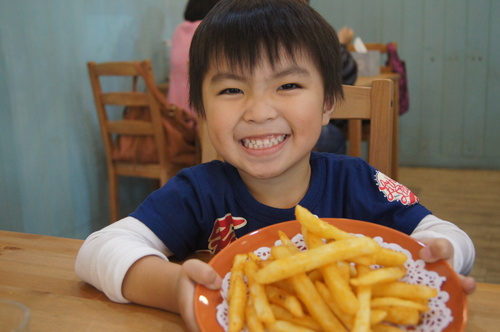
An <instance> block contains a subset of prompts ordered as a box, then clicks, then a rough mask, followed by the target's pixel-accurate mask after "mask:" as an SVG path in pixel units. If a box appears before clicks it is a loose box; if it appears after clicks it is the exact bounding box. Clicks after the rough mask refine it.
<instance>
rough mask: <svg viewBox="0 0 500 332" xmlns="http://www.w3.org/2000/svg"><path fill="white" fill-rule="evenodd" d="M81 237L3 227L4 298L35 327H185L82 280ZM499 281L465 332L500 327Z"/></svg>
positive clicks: (0, 286) (484, 290) (473, 306)
mask: <svg viewBox="0 0 500 332" xmlns="http://www.w3.org/2000/svg"><path fill="white" fill-rule="evenodd" d="M82 242H83V241H81V240H74V239H67V238H58V237H50V236H43V235H34V234H24V233H15V232H6V231H0V298H9V299H12V300H15V301H19V302H22V303H24V304H25V305H26V306H28V307H29V308H30V309H31V316H32V317H31V331H32V332H37V331H44V332H45V331H72V332H77V331H90V332H94V331H171V332H176V331H187V329H186V327H185V325H184V323H183V321H182V319H181V317H180V316H179V315H177V314H173V313H170V312H166V311H162V310H157V309H153V308H148V307H143V306H139V305H135V304H117V303H113V302H111V301H110V300H108V299H107V298H106V296H105V295H104V294H103V293H101V292H100V291H98V290H96V289H95V288H93V287H92V286H90V285H88V284H86V283H85V282H83V281H81V280H80V279H78V277H77V276H76V275H75V273H74V270H73V267H74V263H75V257H76V254H77V252H78V249H79V248H80V246H81V244H82ZM499 298H500V285H496V284H481V283H480V284H478V289H477V291H476V292H475V293H474V294H473V295H471V296H469V298H468V305H469V324H468V327H467V330H466V331H470V332H472V331H474V332H476V331H479V332H481V331H485V332H486V331H496V330H497V328H498V327H499V326H500V301H498V299H499Z"/></svg>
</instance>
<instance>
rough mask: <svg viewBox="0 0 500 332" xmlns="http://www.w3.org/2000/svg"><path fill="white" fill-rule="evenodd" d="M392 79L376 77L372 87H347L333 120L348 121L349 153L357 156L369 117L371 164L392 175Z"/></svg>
mask: <svg viewBox="0 0 500 332" xmlns="http://www.w3.org/2000/svg"><path fill="white" fill-rule="evenodd" d="M393 84H394V83H393V81H391V80H388V79H381V80H374V81H373V82H372V84H371V85H370V86H349V85H345V86H344V97H345V99H344V101H341V102H338V103H337V105H336V106H335V109H334V111H333V113H332V116H331V118H332V119H338V120H348V128H347V139H348V142H349V150H348V154H349V155H351V156H354V157H358V156H359V155H360V153H359V152H358V149H359V150H361V142H362V138H363V137H362V123H363V120H369V122H368V125H369V126H370V128H369V129H370V136H369V138H368V139H369V144H368V158H367V159H368V160H367V161H368V163H369V164H370V165H372V166H373V167H375V168H377V169H378V170H379V171H381V172H382V173H384V174H386V175H389V176H391V174H392V158H393V153H392V140H393V136H392V132H393V125H394V116H393V112H394V106H393V105H394V100H393V96H394V94H393Z"/></svg>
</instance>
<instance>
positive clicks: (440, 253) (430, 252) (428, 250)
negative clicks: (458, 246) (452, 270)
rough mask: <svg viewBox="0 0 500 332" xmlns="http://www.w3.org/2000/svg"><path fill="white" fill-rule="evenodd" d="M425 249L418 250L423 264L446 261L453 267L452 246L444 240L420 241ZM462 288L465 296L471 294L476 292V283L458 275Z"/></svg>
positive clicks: (470, 278)
mask: <svg viewBox="0 0 500 332" xmlns="http://www.w3.org/2000/svg"><path fill="white" fill-rule="evenodd" d="M421 242H422V243H423V244H425V247H424V248H422V249H421V250H420V258H421V259H423V260H424V261H425V262H428V263H433V262H436V261H438V260H440V259H444V260H446V261H447V262H448V263H449V264H450V265H451V266H453V246H452V244H451V243H450V241H448V240H446V239H442V238H441V239H425V240H422V241H421ZM459 277H460V281H461V282H462V288H463V290H464V291H465V293H466V294H472V293H473V292H474V291H475V290H476V281H475V280H474V278H472V277H466V276H463V275H459Z"/></svg>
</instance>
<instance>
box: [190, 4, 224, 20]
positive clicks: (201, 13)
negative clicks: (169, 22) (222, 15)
mask: <svg viewBox="0 0 500 332" xmlns="http://www.w3.org/2000/svg"><path fill="white" fill-rule="evenodd" d="M218 1H219V0H189V2H188V3H187V5H186V9H185V10H184V19H185V20H186V21H190V22H195V21H200V20H203V19H204V18H205V16H207V14H208V12H209V11H210V9H212V8H213V7H214V6H215V4H216V3H217V2H218Z"/></svg>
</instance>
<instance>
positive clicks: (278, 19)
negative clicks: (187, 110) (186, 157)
mask: <svg viewBox="0 0 500 332" xmlns="http://www.w3.org/2000/svg"><path fill="white" fill-rule="evenodd" d="M283 51H284V52H285V54H283V53H282V52H283ZM300 52H302V54H306V55H307V56H310V57H311V59H312V61H313V62H314V63H315V64H316V66H317V67H318V70H319V72H320V73H321V76H322V78H323V85H324V97H325V102H331V103H332V104H333V102H335V100H336V99H339V98H342V97H343V92H342V83H341V82H342V78H341V73H342V64H341V55H340V45H339V41H338V38H337V33H336V32H335V30H334V29H333V28H332V26H331V25H330V24H329V23H328V22H327V21H326V20H325V19H324V18H323V17H322V16H321V15H320V14H318V13H317V12H316V11H315V10H314V9H313V8H312V7H311V6H309V5H308V4H307V3H305V2H302V1H298V0H221V1H219V3H218V4H217V5H216V6H215V7H214V9H213V10H212V11H211V12H210V13H209V14H208V15H207V16H206V17H205V19H204V20H203V21H202V23H201V24H200V26H199V27H198V29H197V30H196V32H195V34H194V36H193V40H192V42H191V48H190V52H189V81H190V88H189V93H190V96H189V102H190V104H191V107H192V108H194V109H195V110H196V111H197V112H198V114H200V115H201V116H204V114H205V110H204V106H203V99H202V91H201V90H202V89H201V88H202V82H203V79H204V78H205V75H206V74H207V72H208V71H209V70H210V66H212V65H217V64H220V63H221V62H220V61H221V60H220V59H222V60H223V61H227V64H228V65H229V66H230V68H235V70H241V71H250V72H252V70H253V68H254V67H255V65H256V64H257V62H258V61H259V59H260V57H261V55H262V56H267V57H268V58H269V61H270V63H271V65H272V66H273V65H274V64H275V63H276V62H277V61H278V60H279V58H280V56H283V55H285V56H290V57H291V58H292V59H295V54H297V53H298V54H300Z"/></svg>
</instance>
